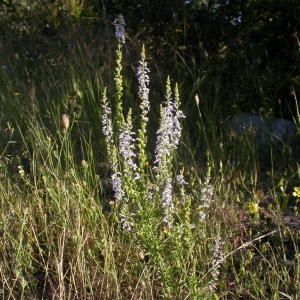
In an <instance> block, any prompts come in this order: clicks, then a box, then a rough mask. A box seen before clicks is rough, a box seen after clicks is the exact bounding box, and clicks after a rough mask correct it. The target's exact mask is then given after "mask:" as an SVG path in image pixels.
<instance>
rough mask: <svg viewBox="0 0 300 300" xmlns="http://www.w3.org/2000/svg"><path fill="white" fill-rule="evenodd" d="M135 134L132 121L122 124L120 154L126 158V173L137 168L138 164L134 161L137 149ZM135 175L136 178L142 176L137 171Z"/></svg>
mask: <svg viewBox="0 0 300 300" xmlns="http://www.w3.org/2000/svg"><path fill="white" fill-rule="evenodd" d="M134 134H135V133H134V132H133V131H132V124H131V122H130V121H128V122H124V123H123V124H122V125H121V128H120V134H119V154H120V155H121V156H122V157H123V158H124V173H132V172H134V171H136V170H137V165H136V164H135V163H134V161H133V158H134V157H135V156H136V155H135V153H134V152H133V150H134V149H135V147H134V144H133V142H134V141H135V139H134V138H133V135H134ZM134 176H135V179H136V180H137V179H139V178H140V176H139V174H138V173H137V172H136V173H135V174H134Z"/></svg>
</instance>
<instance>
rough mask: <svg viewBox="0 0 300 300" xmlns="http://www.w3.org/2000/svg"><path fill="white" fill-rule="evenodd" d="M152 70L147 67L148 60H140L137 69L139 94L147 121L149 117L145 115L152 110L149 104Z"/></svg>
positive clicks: (144, 117)
mask: <svg viewBox="0 0 300 300" xmlns="http://www.w3.org/2000/svg"><path fill="white" fill-rule="evenodd" d="M149 72H150V69H149V68H148V67H147V62H143V61H142V60H140V61H139V66H138V70H137V76H138V80H139V92H138V95H139V97H140V98H141V99H142V102H141V104H140V108H141V110H142V111H143V112H144V111H145V114H144V115H143V116H142V118H143V119H144V121H145V122H147V121H148V118H147V117H146V116H145V115H146V113H147V112H148V111H149V110H150V105H149V88H148V87H147V86H149V83H150V78H149V75H148V73H149Z"/></svg>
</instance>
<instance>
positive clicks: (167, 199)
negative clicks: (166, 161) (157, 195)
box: [161, 178, 174, 228]
mask: <svg viewBox="0 0 300 300" xmlns="http://www.w3.org/2000/svg"><path fill="white" fill-rule="evenodd" d="M161 202H162V208H163V210H164V217H163V220H162V221H163V222H164V223H167V225H168V227H169V228H170V227H172V215H173V213H174V203H173V199H172V179H171V178H168V179H167V180H166V182H165V187H164V189H163V191H162V194H161Z"/></svg>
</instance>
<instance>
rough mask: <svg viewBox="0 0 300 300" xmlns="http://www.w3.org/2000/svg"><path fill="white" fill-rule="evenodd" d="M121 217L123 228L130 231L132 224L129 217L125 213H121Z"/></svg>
mask: <svg viewBox="0 0 300 300" xmlns="http://www.w3.org/2000/svg"><path fill="white" fill-rule="evenodd" d="M119 217H120V222H121V224H122V228H123V229H124V230H125V231H126V232H129V231H131V230H132V226H131V223H130V222H129V221H128V218H127V217H126V216H125V215H123V214H119Z"/></svg>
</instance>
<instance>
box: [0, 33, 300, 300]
mask: <svg viewBox="0 0 300 300" xmlns="http://www.w3.org/2000/svg"><path fill="white" fill-rule="evenodd" d="M119 34H122V31H120V32H119ZM117 37H118V38H119V39H117V40H116V43H115V47H116V49H118V50H117V52H114V51H113V53H111V54H107V53H106V54H103V57H102V58H103V62H102V63H101V64H100V65H99V66H98V65H97V66H96V65H93V61H92V60H90V57H89V55H85V51H86V49H85V48H84V47H83V45H81V44H80V42H78V49H77V50H78V53H80V55H74V53H73V54H70V57H67V56H63V55H62V56H61V59H62V61H63V63H62V64H61V66H60V65H55V66H47V67H46V68H42V70H41V69H39V70H37V75H36V76H35V77H34V76H33V77H31V76H30V75H29V74H27V78H26V76H25V77H24V74H20V73H17V70H18V68H17V67H16V69H15V70H16V71H15V72H12V73H10V72H9V71H7V70H2V71H1V79H0V80H1V83H2V86H3V89H2V90H1V91H0V98H1V99H0V100H1V109H2V111H5V112H6V114H2V115H1V122H2V123H1V124H2V127H1V128H2V129H1V137H0V138H1V145H0V147H1V151H0V153H1V154H0V155H1V156H0V159H1V165H0V168H1V169H0V176H1V181H0V198H1V201H0V205H1V213H0V232H1V237H2V238H1V251H0V257H1V260H0V264H1V268H0V284H1V286H0V291H1V295H0V296H1V297H2V298H3V299H46V298H47V299H161V298H166V299H210V298H212V297H214V299H218V298H219V299H280V298H281V297H285V298H284V299H297V298H299V292H300V290H299V289H300V286H299V265H300V264H299V251H298V249H299V241H298V238H299V237H298V235H297V230H296V229H295V228H296V225H297V224H296V225H295V226H294V225H293V226H288V225H289V224H287V222H286V221H285V219H284V218H283V217H282V216H283V211H286V210H288V209H291V207H292V209H293V214H294V215H297V213H298V211H297V203H298V202H297V200H295V198H292V197H291V195H288V193H289V192H288V191H287V187H288V186H290V187H291V188H292V192H290V194H292V193H293V191H294V193H295V195H294V196H295V197H298V196H299V195H298V188H297V186H299V177H298V175H297V171H298V170H297V164H296V162H295V161H293V163H290V160H288V159H287V160H286V161H287V165H286V166H284V167H283V166H281V165H280V164H278V163H277V162H278V161H279V160H278V157H277V156H276V155H277V154H274V155H273V154H272V153H273V152H272V151H271V148H268V149H270V152H268V150H265V151H264V152H263V151H262V150H261V148H259V147H257V145H256V143H255V137H253V136H248V137H247V138H246V139H245V138H244V137H239V136H237V135H229V134H228V132H226V131H225V130H224V128H222V118H221V116H222V113H221V107H220V104H221V102H222V101H221V93H220V78H219V77H218V76H215V77H213V76H211V77H209V74H214V75H216V74H218V72H217V71H218V70H214V68H216V63H215V62H211V64H210V65H209V66H208V70H209V72H208V75H205V76H204V77H203V78H202V79H201V80H200V81H197V78H194V79H195V82H197V83H196V84H195V85H194V88H193V90H191V91H189V92H187V91H186V90H185V89H184V85H181V82H178V85H177V84H176V83H175V82H173V81H172V78H171V79H170V78H168V77H167V76H165V78H164V80H163V87H162V86H159V87H155V86H153V85H151V75H152V72H153V71H154V70H155V68H151V64H150V62H149V61H148V60H147V48H145V47H142V45H136V47H138V46H140V51H141V54H142V55H141V57H138V58H137V61H135V62H134V63H133V65H130V63H132V62H128V61H126V56H124V55H123V54H124V52H125V51H128V49H127V48H126V46H125V45H126V44H125V45H123V38H122V36H120V35H118V36H117ZM112 44H114V42H112ZM129 49H130V47H129ZM115 55H116V57H114V56H115ZM107 57H112V60H111V61H105V59H104V58H106V59H107ZM180 60H181V61H182V62H183V63H182V65H181V69H180V70H179V71H180V72H182V74H184V72H186V71H188V72H189V73H190V74H191V76H194V77H195V76H196V75H195V74H194V73H193V72H192V71H191V70H192V68H191V69H190V70H189V69H188V68H189V66H188V63H187V62H186V61H185V60H184V59H183V58H182V57H180ZM138 61H139V62H138ZM146 63H148V65H147V64H146ZM207 63H208V62H206V64H207ZM110 66H114V67H113V68H112V69H111V67H110ZM137 66H139V69H137V68H136V67H137ZM149 66H150V67H149ZM126 67H127V68H130V69H134V76H136V78H133V79H132V78H129V77H126V75H128V74H131V73H130V71H129V70H128V69H126ZM149 69H150V70H149ZM149 71H150V73H149ZM179 71H178V72H179ZM214 71H215V72H214ZM20 72H21V71H20ZM112 74H114V75H112ZM154 75H157V76H158V74H154ZM249 76H250V75H249ZM179 77H180V76H179ZM24 78H26V80H24ZM113 78H115V80H113ZM177 79H178V78H177ZM134 81H136V82H134ZM149 81H150V83H149ZM28 82H29V83H28ZM156 82H157V81H156ZM130 84H132V87H131V86H130ZM124 85H125V88H124ZM128 85H129V86H128ZM148 89H149V90H148ZM162 90H163V91H164V94H161V91H162ZM181 91H183V93H184V94H185V95H186V94H189V97H190V98H187V99H188V100H187V99H185V98H183V97H182V96H181ZM148 92H149V94H148ZM196 93H198V97H199V103H195V102H194V96H195V94H196ZM152 97H157V99H153V98H152ZM232 97H233V95H232ZM148 99H149V103H148V102H147V101H148ZM180 102H183V103H182V104H180ZM181 110H182V112H181ZM62 114H67V115H68V116H69V117H70V124H69V127H68V129H66V130H63V131H62V130H61V124H60V121H61V115H62ZM183 115H185V118H183ZM224 119H225V118H224ZM190 123H193V124H192V125H193V126H191V124H190ZM170 124H171V125H170ZM170 126H171V127H170ZM188 128H194V129H195V130H196V131H195V132H188ZM110 130H111V131H110ZM133 146H134V147H133ZM267 159H268V160H269V161H268V162H266V160H267ZM280 159H282V157H280ZM282 160H283V159H282ZM116 179H117V181H116ZM294 187H295V190H294ZM287 199H288V201H291V200H295V201H296V202H295V203H294V204H293V206H291V205H290V204H284V203H285V201H286V200H287ZM288 220H290V221H291V222H296V221H295V220H296V219H293V218H292V216H291V215H289V219H288Z"/></svg>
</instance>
